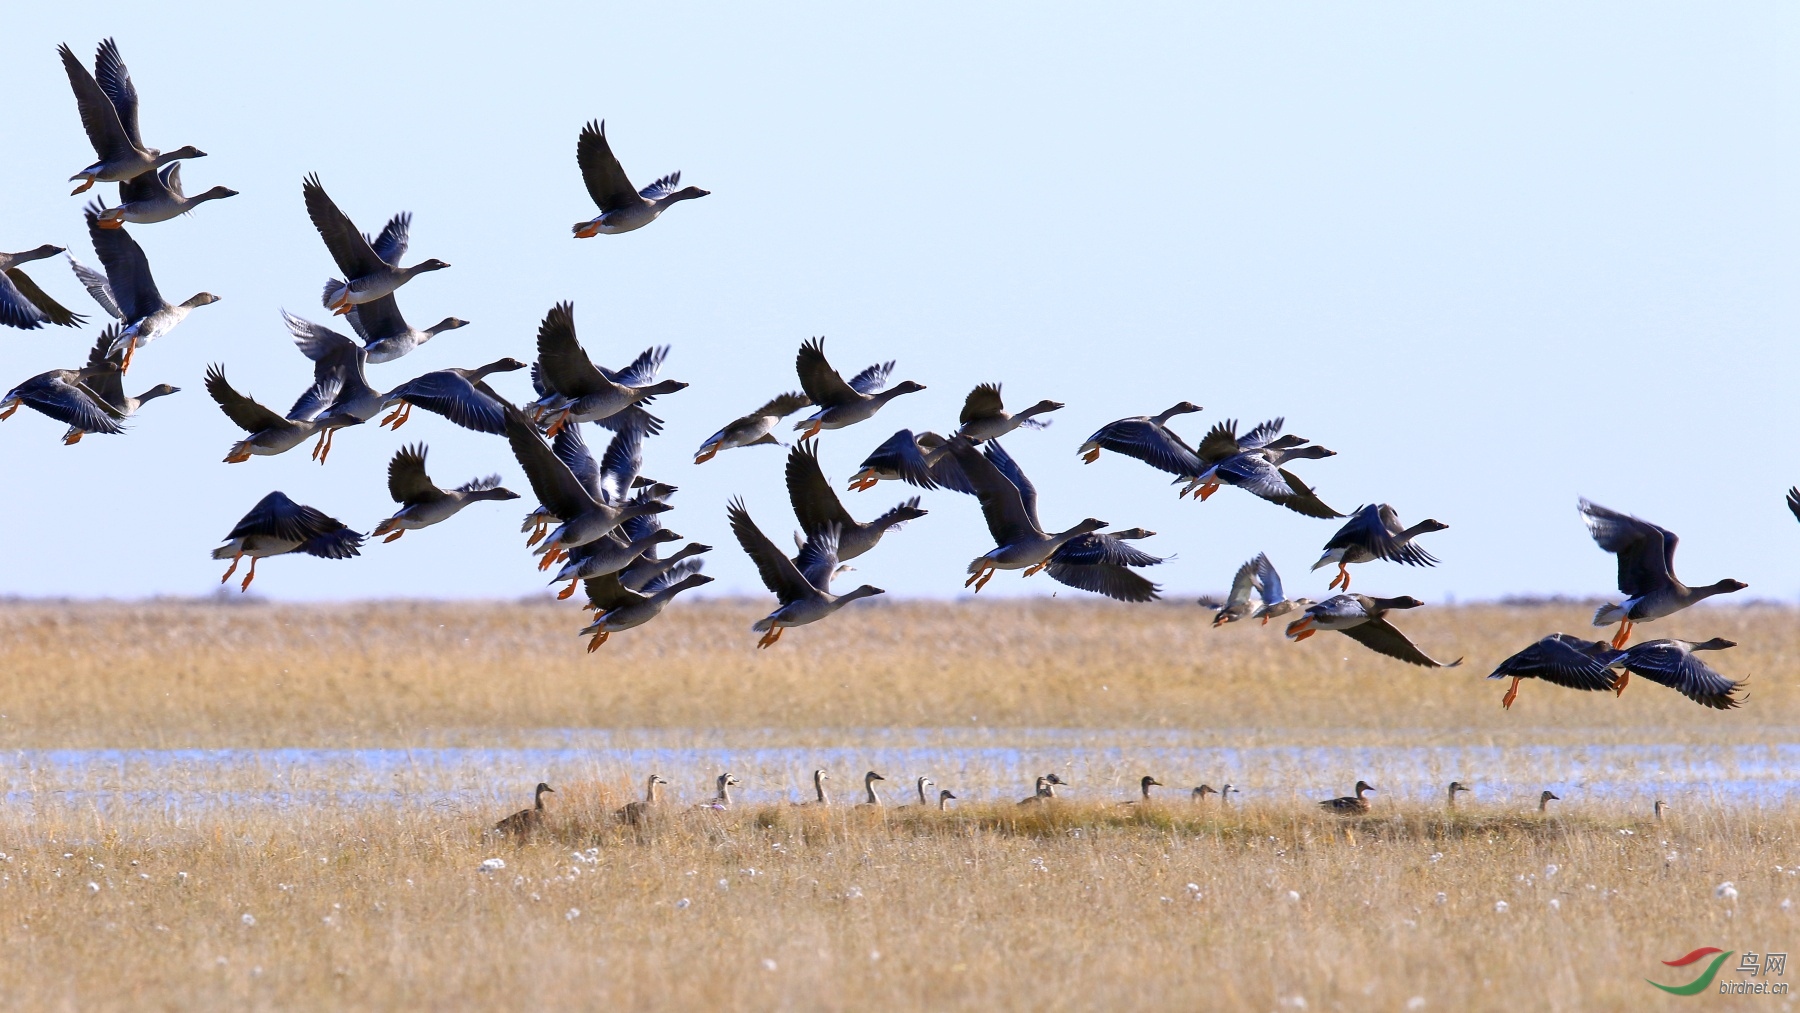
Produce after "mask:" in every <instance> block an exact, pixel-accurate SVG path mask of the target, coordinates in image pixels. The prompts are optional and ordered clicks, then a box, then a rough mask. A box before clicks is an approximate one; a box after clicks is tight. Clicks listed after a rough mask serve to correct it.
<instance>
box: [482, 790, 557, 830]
mask: <svg viewBox="0 0 1800 1013" xmlns="http://www.w3.org/2000/svg"><path fill="white" fill-rule="evenodd" d="M547 791H548V792H555V791H556V789H555V788H552V787H550V786H549V785H548V784H545V783H544V782H542V781H539V782H538V786H537V793H536V799H535V804H534V805H533V806H532V807H531V808H530V809H520V810H519V811H518V812H516V813H513V814H512V815H511V816H508V817H507V818H505V819H503V820H501V821H500V822H498V823H496V824H494V831H495V832H496V833H499V834H501V835H503V836H506V837H528V836H530V835H531V833H532V832H533V831H536V830H538V829H540V828H542V827H543V825H544V792H547Z"/></svg>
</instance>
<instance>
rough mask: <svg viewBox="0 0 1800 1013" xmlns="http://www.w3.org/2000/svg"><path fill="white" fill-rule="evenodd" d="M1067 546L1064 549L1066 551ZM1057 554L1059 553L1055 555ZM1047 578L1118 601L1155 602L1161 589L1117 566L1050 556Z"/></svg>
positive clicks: (1140, 576) (1130, 570)
mask: <svg viewBox="0 0 1800 1013" xmlns="http://www.w3.org/2000/svg"><path fill="white" fill-rule="evenodd" d="M1066 547H1067V546H1064V548H1066ZM1058 554H1059V555H1060V551H1059V553H1058ZM1049 572H1050V577H1051V579H1053V580H1055V581H1056V582H1057V583H1059V584H1066V585H1068V586H1069V587H1072V588H1076V589H1078V590H1082V591H1092V592H1094V593H1095V594H1103V595H1105V596H1107V597H1108V598H1112V599H1115V600H1118V601H1128V602H1146V601H1155V600H1156V599H1157V598H1158V597H1159V595H1158V594H1157V592H1158V591H1160V590H1162V588H1161V586H1160V585H1158V584H1155V583H1153V582H1151V581H1150V580H1148V579H1146V578H1145V577H1144V576H1142V575H1141V574H1138V573H1136V572H1135V571H1133V570H1132V569H1131V568H1130V567H1128V566H1124V565H1122V564H1119V563H1108V562H1097V563H1073V562H1069V561H1068V560H1067V559H1059V558H1057V556H1054V555H1053V556H1051V557H1050V566H1049Z"/></svg>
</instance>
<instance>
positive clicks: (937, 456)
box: [850, 429, 975, 495]
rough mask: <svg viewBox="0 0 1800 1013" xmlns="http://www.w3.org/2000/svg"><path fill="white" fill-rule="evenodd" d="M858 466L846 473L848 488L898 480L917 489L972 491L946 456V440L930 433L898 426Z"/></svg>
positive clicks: (961, 474) (865, 488)
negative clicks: (898, 428)
mask: <svg viewBox="0 0 1800 1013" xmlns="http://www.w3.org/2000/svg"><path fill="white" fill-rule="evenodd" d="M858 469H859V470H858V471H857V472H856V474H854V475H852V476H850V488H851V489H853V490H855V491H857V492H867V491H868V490H870V489H873V488H875V485H876V483H878V482H882V481H892V480H898V481H902V482H905V483H906V484H907V485H912V486H917V487H919V488H921V489H936V488H938V487H940V486H941V487H943V488H945V489H948V490H950V491H951V492H960V493H967V494H969V495H974V493H975V489H974V487H972V486H970V485H969V480H968V478H966V477H965V476H964V475H963V473H962V469H961V468H959V467H957V466H956V459H955V458H953V457H951V456H950V443H949V441H948V440H945V439H944V438H943V437H942V436H939V435H938V434H936V433H932V432H924V433H920V434H919V435H917V436H914V435H913V432H912V430H910V429H902V430H900V431H899V432H897V433H895V434H894V435H892V436H890V437H888V438H887V440H885V441H884V442H883V443H882V444H881V446H879V447H876V448H875V452H874V453H872V454H870V455H869V456H868V457H867V458H865V459H864V460H863V463H862V464H861V465H859V466H858Z"/></svg>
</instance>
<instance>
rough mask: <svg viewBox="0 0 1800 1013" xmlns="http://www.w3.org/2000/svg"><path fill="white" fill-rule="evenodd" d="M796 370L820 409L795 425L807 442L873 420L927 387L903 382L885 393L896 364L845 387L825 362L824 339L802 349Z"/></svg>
mask: <svg viewBox="0 0 1800 1013" xmlns="http://www.w3.org/2000/svg"><path fill="white" fill-rule="evenodd" d="M794 370H795V372H797V373H799V374H800V388H801V389H802V390H804V391H806V396H807V397H808V398H810V399H811V400H812V403H813V404H815V405H817V406H818V409H819V410H818V411H816V412H813V413H812V414H811V415H809V416H807V417H806V418H804V419H802V420H800V421H799V422H798V423H796V424H795V425H794V428H795V429H796V430H798V431H799V432H800V438H801V439H803V440H810V439H812V438H813V437H815V436H817V435H819V431H820V430H822V429H842V428H844V427H845V426H850V425H855V424H856V423H858V422H861V421H863V420H865V419H869V418H873V417H874V416H875V413H876V412H878V411H880V410H881V409H882V406H884V405H886V404H887V403H888V402H889V401H892V400H893V399H894V398H897V397H899V396H900V395H902V394H911V393H914V392H916V391H921V390H924V389H925V386H924V385H923V384H918V383H914V382H912V381H911V380H903V381H901V382H900V383H898V384H895V385H894V386H892V387H889V388H888V389H887V390H881V385H882V384H884V383H886V382H887V378H888V374H889V373H891V372H893V370H894V364H893V363H892V362H883V363H878V364H876V365H873V366H870V367H869V368H868V369H865V370H863V371H862V372H860V373H858V374H856V375H855V376H853V377H851V378H850V382H849V383H845V382H844V378H843V377H842V376H840V375H839V374H838V371H837V370H835V369H832V368H831V363H830V362H829V361H827V360H826V358H825V339H824V338H813V339H811V340H809V341H806V342H803V343H802V344H801V345H800V352H799V354H798V355H796V356H795V357H794ZM876 391H880V393H876Z"/></svg>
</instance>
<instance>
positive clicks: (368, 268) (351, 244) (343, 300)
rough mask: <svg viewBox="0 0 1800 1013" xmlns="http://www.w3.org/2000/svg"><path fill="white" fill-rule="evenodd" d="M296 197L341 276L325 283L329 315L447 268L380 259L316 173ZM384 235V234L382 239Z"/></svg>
mask: <svg viewBox="0 0 1800 1013" xmlns="http://www.w3.org/2000/svg"><path fill="white" fill-rule="evenodd" d="M300 195H301V197H302V199H304V200H305V202H306V214H307V217H309V218H311V219H312V223H313V228H314V229H317V230H318V233H319V238H320V239H323V240H324V241H325V249H326V250H328V251H330V253H331V259H332V260H334V261H336V262H337V266H338V270H339V271H342V272H343V274H344V277H343V278H342V279H338V278H333V279H331V280H330V281H327V282H326V283H325V294H324V297H323V301H324V304H325V308H326V309H328V310H330V311H331V312H333V313H336V314H339V315H342V314H345V313H348V312H350V309H351V308H352V307H354V306H360V305H362V304H364V303H371V302H374V301H375V300H377V299H380V298H381V297H382V296H385V295H391V294H392V293H393V291H394V290H395V289H397V288H399V287H400V286H402V285H404V284H406V283H407V282H409V281H411V280H412V279H413V278H414V277H416V276H418V275H421V274H424V273H426V272H428V271H442V270H443V269H444V268H446V267H449V266H450V265H449V264H446V263H444V262H443V261H441V260H438V259H436V258H435V257H434V258H432V259H430V260H424V261H420V262H419V263H417V264H414V265H413V266H411V267H400V266H399V265H397V264H390V263H388V262H387V261H385V260H383V259H381V257H380V255H379V254H377V253H376V251H375V248H374V246H373V245H372V244H371V243H370V241H369V237H368V236H366V235H364V234H363V233H362V231H361V230H359V229H357V227H356V223H354V222H352V221H351V220H350V216H349V215H346V214H344V212H342V211H340V210H338V206H337V204H335V203H334V202H333V201H332V199H331V196H330V195H329V194H327V193H326V192H325V187H324V185H323V184H322V183H320V182H319V177H318V174H317V173H314V174H313V175H310V176H307V177H306V179H305V180H303V181H302V182H301V184H300ZM411 222H412V219H411V217H410V216H407V217H406V219H405V223H406V224H405V226H403V229H404V228H406V227H410V225H411ZM391 226H392V223H390V227H391ZM386 234H387V233H386V231H385V230H384V232H383V235H386ZM402 245H404V244H402ZM389 248H390V249H392V247H391V246H390V247H389Z"/></svg>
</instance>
